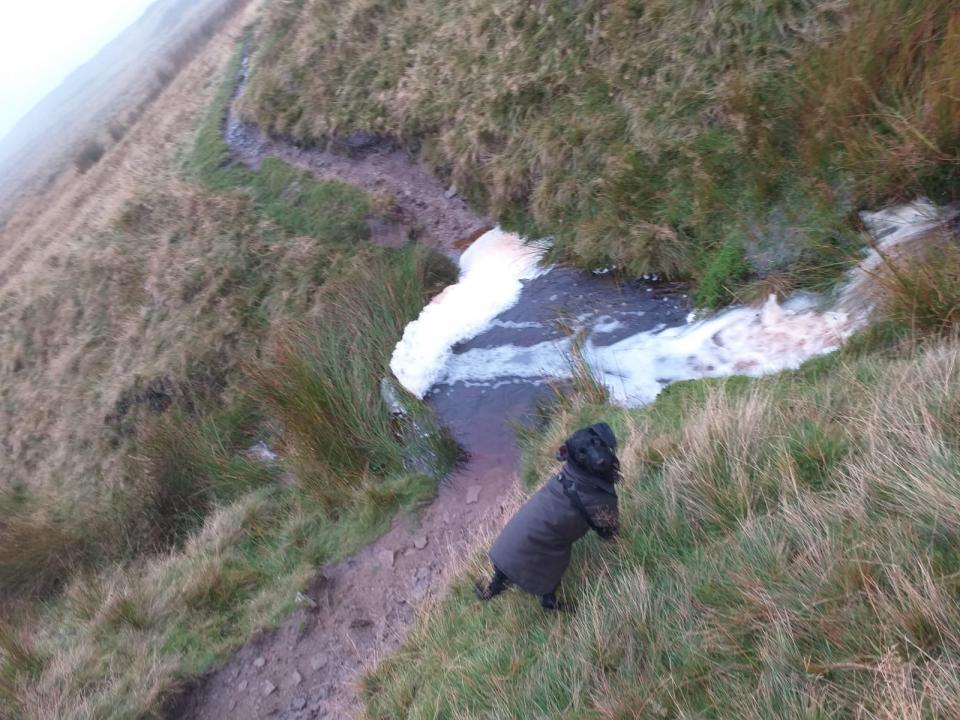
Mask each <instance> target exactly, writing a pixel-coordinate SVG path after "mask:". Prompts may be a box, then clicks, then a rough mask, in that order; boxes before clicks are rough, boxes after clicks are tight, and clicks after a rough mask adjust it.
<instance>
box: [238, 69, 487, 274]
mask: <svg viewBox="0 0 960 720" xmlns="http://www.w3.org/2000/svg"><path fill="white" fill-rule="evenodd" d="M248 72H249V65H248V60H247V59H245V60H244V62H243V66H242V70H241V76H240V82H239V83H238V89H237V95H238V96H239V95H240V94H242V92H243V89H244V87H245V85H246V80H247V77H248ZM224 135H225V139H226V141H227V145H228V146H229V147H230V150H231V152H232V153H233V156H234V158H235V159H236V160H238V161H240V162H242V163H244V164H245V165H247V166H249V167H257V166H259V164H260V162H261V161H262V160H263V159H264V158H267V157H275V158H280V159H281V160H285V161H286V162H288V163H290V164H292V165H297V166H299V167H302V168H306V169H307V170H310V171H311V172H312V173H313V174H314V175H315V176H316V177H318V178H321V179H328V180H340V181H342V182H345V183H349V184H351V185H356V186H357V187H361V188H363V189H364V190H367V191H369V192H371V193H378V194H381V195H383V196H386V197H390V198H392V200H393V202H394V211H393V212H392V213H391V216H390V217H389V218H387V221H383V220H377V219H372V220H370V221H369V224H370V230H371V240H372V241H373V242H377V243H379V244H381V245H402V244H403V243H405V242H407V241H408V240H410V239H415V240H417V241H418V242H421V243H423V244H425V245H429V246H430V247H434V248H436V249H438V250H442V251H444V252H446V253H448V254H451V255H457V254H458V252H459V251H461V250H463V249H464V248H465V247H466V246H468V245H469V244H470V242H472V241H473V240H476V239H477V237H479V236H480V235H481V234H482V233H484V232H486V231H487V230H489V229H490V228H491V227H493V223H492V222H491V221H490V219H489V218H485V217H482V216H481V215H478V214H477V213H475V212H474V211H473V210H471V209H470V207H469V206H468V205H467V203H466V201H465V200H464V199H463V198H461V197H460V196H459V195H457V193H456V188H453V187H450V188H445V187H444V186H443V185H442V184H441V182H440V181H439V180H438V179H437V178H436V177H434V176H433V175H432V174H431V173H430V172H429V171H427V170H426V168H424V167H423V166H422V165H420V164H419V163H417V162H416V161H415V160H413V159H412V158H411V156H410V154H409V153H408V152H406V151H405V150H403V149H401V148H399V147H397V145H396V144H395V143H393V142H392V141H390V140H389V139H386V138H382V137H380V136H377V135H374V134H372V133H366V132H357V133H353V134H351V135H349V136H347V137H345V138H342V139H339V140H337V141H335V142H333V143H331V146H332V148H333V149H319V148H302V147H300V146H298V145H296V144H294V143H292V142H289V141H286V140H281V139H275V138H271V137H268V136H267V135H265V134H264V133H262V132H260V129H259V128H258V127H257V126H256V125H253V124H252V123H248V122H244V121H243V120H242V119H241V118H240V117H239V116H238V115H237V114H236V112H234V111H232V110H231V112H230V113H229V115H228V117H227V123H226V127H225V128H224Z"/></svg>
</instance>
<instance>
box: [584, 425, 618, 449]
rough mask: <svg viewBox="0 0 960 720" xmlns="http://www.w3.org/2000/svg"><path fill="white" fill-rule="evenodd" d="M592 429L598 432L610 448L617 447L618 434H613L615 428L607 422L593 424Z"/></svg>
mask: <svg viewBox="0 0 960 720" xmlns="http://www.w3.org/2000/svg"><path fill="white" fill-rule="evenodd" d="M590 429H591V430H592V431H593V432H594V433H596V434H597V436H598V437H599V438H600V439H601V440H603V442H604V443H606V445H607V447H608V448H610V449H611V450H616V449H617V436H616V435H614V434H613V428H611V427H610V426H609V425H607V424H606V423H605V422H602V423H597V424H596V425H591V426H590Z"/></svg>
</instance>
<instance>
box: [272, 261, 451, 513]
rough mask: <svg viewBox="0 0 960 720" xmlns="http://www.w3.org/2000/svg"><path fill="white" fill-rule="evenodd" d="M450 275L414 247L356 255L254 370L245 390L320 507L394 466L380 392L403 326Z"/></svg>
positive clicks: (398, 456) (394, 433) (393, 441)
mask: <svg viewBox="0 0 960 720" xmlns="http://www.w3.org/2000/svg"><path fill="white" fill-rule="evenodd" d="M455 275H456V271H455V268H454V267H453V265H452V264H451V263H449V261H446V259H445V258H439V257H437V256H433V255H431V254H430V253H429V252H428V251H423V250H420V249H415V248H411V249H407V250H402V251H399V252H397V253H392V254H391V255H390V256H380V257H375V258H363V259H361V260H359V261H358V262H357V263H356V265H355V266H354V267H353V268H352V269H351V270H350V271H348V272H347V274H346V275H345V276H344V277H343V278H340V279H339V280H337V281H336V282H335V283H333V287H332V288H330V289H329V290H328V298H329V303H328V304H325V306H324V309H323V310H322V311H321V312H320V314H319V315H318V316H317V317H316V318H315V319H313V320H311V321H310V322H309V323H307V324H300V325H299V326H298V327H296V328H295V329H291V330H288V331H287V332H286V333H284V334H283V335H282V336H281V337H280V338H279V339H278V340H277V341H276V344H275V347H274V349H273V354H272V358H271V360H270V361H269V362H267V363H265V364H263V365H262V366H261V367H260V368H258V369H257V370H256V371H254V390H253V392H254V394H255V395H256V396H257V397H258V398H260V399H261V401H262V402H263V403H264V405H265V406H266V407H267V408H269V412H270V413H271V415H272V416H273V417H274V418H276V420H277V422H278V423H279V425H280V426H281V427H282V428H283V434H284V443H285V449H286V451H287V453H289V456H290V458H291V459H292V460H293V462H294V463H295V467H296V468H297V475H298V477H300V479H301V481H302V482H303V483H304V484H305V485H306V486H307V487H308V488H309V489H310V491H311V492H312V493H314V494H315V495H316V496H317V497H318V498H320V499H321V500H322V501H323V502H324V503H325V504H326V505H327V506H328V507H330V508H334V507H336V506H337V505H339V504H341V503H342V502H344V501H346V500H348V499H349V498H350V497H351V496H352V494H353V493H354V492H355V491H356V490H357V488H358V487H359V486H360V485H362V484H363V482H364V481H365V480H366V479H367V478H368V476H370V475H371V474H372V475H374V476H380V477H383V476H387V475H390V474H392V473H397V472H400V471H401V470H402V469H403V467H404V457H405V454H406V449H405V440H404V436H403V435H402V434H401V433H400V432H399V431H398V426H397V422H398V421H397V420H396V419H395V418H393V417H392V416H391V409H390V408H389V407H387V405H386V403H385V402H384V399H383V397H382V395H381V389H380V383H381V379H382V378H384V377H389V362H390V356H391V354H392V352H393V348H394V346H395V345H396V342H397V340H398V339H399V337H400V335H401V334H402V333H403V328H404V327H405V326H406V325H407V323H409V322H410V321H411V320H413V319H414V318H415V317H416V315H417V314H418V313H419V311H420V309H421V308H422V307H423V305H424V304H425V302H427V301H428V299H429V297H430V296H431V295H432V294H435V293H436V292H437V291H439V289H440V288H442V287H443V286H444V285H446V284H448V283H449V282H451V281H452V280H453V279H454V278H455Z"/></svg>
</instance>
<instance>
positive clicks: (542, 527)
mask: <svg viewBox="0 0 960 720" xmlns="http://www.w3.org/2000/svg"><path fill="white" fill-rule="evenodd" d="M616 449H617V439H616V437H615V436H614V434H613V430H611V429H610V426H609V425H607V424H606V423H598V424H596V425H591V426H590V427H587V428H583V429H581V430H577V432H575V433H574V434H573V435H571V436H570V437H569V438H568V439H567V441H566V442H565V443H564V444H563V445H561V446H560V449H559V450H557V459H558V460H563V461H564V465H563V468H562V469H561V470H560V472H559V473H557V474H556V475H554V476H553V477H552V478H550V480H548V481H547V482H546V484H544V486H543V487H542V488H540V490H538V491H537V492H536V493H535V494H534V495H533V496H532V497H531V498H530V499H529V500H527V502H526V503H524V505H523V506H522V507H521V508H520V509H519V510H518V511H517V514H516V515H514V516H513V517H512V518H511V519H510V522H508V523H507V524H506V526H505V527H504V528H503V530H501V531H500V535H499V536H498V537H497V539H496V541H495V542H494V543H493V547H492V548H490V561H491V562H492V563H493V579H492V580H491V581H490V583H489V584H488V585H487V586H486V587H482V586H480V585H478V586H477V587H476V592H477V597H479V598H480V599H481V600H489V599H490V598H492V597H494V596H496V595H499V594H500V593H502V592H503V591H504V590H506V589H507V587H509V586H510V584H511V583H513V584H516V585H518V586H520V587H521V588H523V589H524V590H526V591H527V592H530V593H533V594H534V595H539V596H540V604H541V605H543V607H545V608H547V609H548V610H557V609H561V608H560V604H559V603H558V601H557V595H556V593H557V588H558V587H559V585H560V578H561V577H563V573H564V572H565V571H566V569H567V566H568V565H569V564H570V550H571V548H572V547H573V543H575V542H576V541H577V540H579V539H580V538H582V537H583V536H584V535H586V534H587V532H588V531H589V530H590V529H591V528H592V529H593V530H595V531H596V532H597V534H598V535H600V537H602V538H603V539H605V540H607V539H609V538H612V537H613V536H614V535H616V533H617V530H618V524H619V514H618V506H617V493H616V490H614V483H615V482H616V481H617V480H618V479H619V476H620V463H619V461H618V460H617V456H616V452H615V451H616Z"/></svg>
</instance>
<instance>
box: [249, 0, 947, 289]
mask: <svg viewBox="0 0 960 720" xmlns="http://www.w3.org/2000/svg"><path fill="white" fill-rule="evenodd" d="M258 38H259V49H258V52H257V54H256V56H255V58H254V68H253V79H252V81H251V92H250V93H249V94H248V99H247V101H246V103H245V110H246V113H247V115H248V117H250V118H251V119H253V120H255V121H257V122H258V123H259V124H260V126H261V127H263V128H264V129H268V130H271V131H274V132H278V133H285V134H290V135H292V136H293V137H295V138H297V139H299V140H305V141H311V142H323V141H324V140H326V139H327V138H329V137H330V136H331V135H334V134H337V133H340V134H342V133H345V132H348V131H350V130H355V129H366V130H372V131H375V132H384V133H389V134H394V135H398V136H400V137H402V138H404V139H405V140H406V141H407V142H409V143H410V144H411V145H412V146H413V147H415V148H419V151H420V153H421V155H422V157H423V158H424V159H425V160H426V161H427V162H428V163H429V164H431V166H432V167H433V168H434V169H435V171H436V172H437V173H438V174H439V175H440V176H441V177H443V178H445V179H447V180H448V181H449V182H451V183H453V184H454V185H455V186H456V187H457V188H458V189H459V190H460V191H462V192H464V193H466V195H467V196H468V197H469V198H470V199H471V200H472V201H473V202H474V203H475V204H477V205H479V206H480V207H484V208H489V209H490V210H491V212H493V213H495V214H498V215H500V216H501V217H502V218H503V219H504V220H506V221H508V222H509V223H512V224H514V225H517V226H519V227H522V228H528V229H529V228H531V227H532V224H533V225H536V226H538V228H539V229H538V230H537V234H541V235H543V234H552V235H555V236H556V237H557V240H558V245H557V253H558V255H560V256H562V257H564V258H566V259H569V260H572V261H574V262H576V263H578V264H579V265H582V266H585V267H596V266H606V265H610V264H612V263H615V264H618V265H619V266H621V268H623V269H624V270H625V271H626V272H627V273H628V274H631V275H638V274H641V273H645V272H650V271H656V272H665V273H668V274H670V275H672V276H677V277H689V276H692V277H694V278H697V279H701V280H702V281H703V282H702V284H701V290H700V295H699V298H698V299H699V301H700V304H718V303H722V302H724V301H728V300H729V299H730V297H731V294H732V293H733V292H737V293H739V294H741V295H743V296H744V297H746V298H748V299H752V298H753V297H756V296H759V297H765V295H766V292H767V290H768V289H770V288H771V287H772V288H773V289H776V290H779V291H783V290H784V289H788V288H789V287H791V286H796V285H802V286H814V287H816V286H822V284H823V283H824V282H829V281H830V280H831V279H832V278H835V277H837V274H838V270H839V268H840V267H842V266H843V265H844V264H845V263H846V262H849V259H850V256H851V254H850V247H849V246H850V245H856V243H857V238H856V234H855V232H853V231H854V230H855V229H856V228H855V223H854V222H853V217H854V216H853V215H852V214H851V211H852V210H857V209H863V208H864V207H865V206H873V207H875V206H876V205H877V204H879V203H882V202H886V201H890V200H892V199H898V198H912V197H914V196H915V195H917V194H927V195H929V196H931V197H933V198H934V199H937V200H945V199H948V198H956V197H957V184H958V179H960V101H958V97H960V93H958V85H957V83H958V82H960V79H958V78H960V67H958V64H957V63H958V57H960V52H958V48H960V11H958V9H957V7H956V4H955V3H953V2H950V1H949V0H923V1H922V2H913V1H912V0H881V1H880V2H875V1H874V0H843V1H842V2H834V1H832V0H831V1H829V2H827V1H822V0H800V1H792V0H791V1H778V2H768V3H752V2H718V1H715V2H694V1H693V0H690V1H686V0H684V1H682V2H675V1H673V0H665V1H663V2H661V1H660V0H646V1H643V2H636V1H628V0H618V1H617V2H600V1H599V0H598V1H596V2H594V1H591V0H587V1H585V2H576V3H571V2H567V1H566V0H540V1H538V2H534V3H526V2H514V1H513V0H497V1H496V2H444V1H441V2H436V1H435V0H408V1H406V2H392V1H390V0H353V1H351V2H348V3H340V2H330V1H328V0H301V1H299V2H284V3H275V4H274V5H273V6H272V7H271V8H270V10H269V12H268V15H267V22H266V23H264V25H263V27H262V28H261V29H260V31H259V32H258ZM758 277H759V278H764V277H766V278H769V280H768V281H767V282H766V283H762V284H761V286H760V287H759V288H754V289H753V290H752V291H751V290H750V289H746V290H743V289H742V288H743V286H744V284H745V283H747V282H749V281H750V280H751V279H754V278H758Z"/></svg>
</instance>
